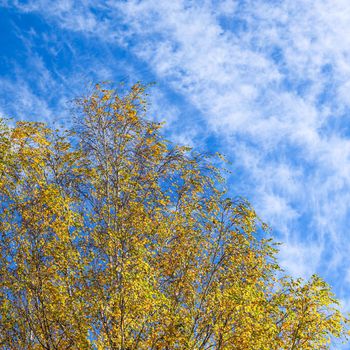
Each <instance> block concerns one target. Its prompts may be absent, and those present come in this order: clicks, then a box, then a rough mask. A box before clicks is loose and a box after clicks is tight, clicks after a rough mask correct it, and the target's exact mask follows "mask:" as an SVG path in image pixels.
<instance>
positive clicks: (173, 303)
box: [0, 84, 347, 350]
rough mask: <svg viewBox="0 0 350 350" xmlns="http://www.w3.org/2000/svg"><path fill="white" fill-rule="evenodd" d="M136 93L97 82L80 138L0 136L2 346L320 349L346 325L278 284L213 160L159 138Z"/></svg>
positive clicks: (29, 126) (319, 287) (25, 127)
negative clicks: (229, 196) (100, 84)
mask: <svg viewBox="0 0 350 350" xmlns="http://www.w3.org/2000/svg"><path fill="white" fill-rule="evenodd" d="M144 96H145V93H144V87H143V86H142V85H140V84H136V85H134V86H133V87H132V88H131V90H130V91H129V92H127V93H124V94H123V93H118V91H116V90H109V89H106V88H105V86H104V85H102V86H97V87H96V90H95V92H94V93H93V94H92V95H91V96H89V97H87V98H83V99H80V100H78V101H77V103H78V106H79V107H80V112H81V115H80V116H79V119H78V120H77V123H76V125H75V128H74V130H72V131H67V132H63V131H60V130H53V129H50V128H49V127H47V126H46V125H44V124H42V123H29V122H21V123H17V125H16V127H14V128H12V129H10V128H6V125H2V126H1V132H0V206H1V208H0V221H1V223H0V276H1V279H0V348H1V349H6V350H7V349H47V350H49V349H50V350H51V349H57V350H65V349H67V350H68V349H111V350H112V349H113V350H117V349H118V350H132V349H135V350H136V349H145V350H151V349H152V350H163V349H168V350H170V349H184V350H190V349H191V350H205V349H216V350H224V349H235V350H249V349H252V350H271V349H274V350H279V349H290V350H292V349H328V346H329V342H330V339H331V337H338V338H341V339H345V338H344V337H345V332H346V323H347V319H346V318H345V317H344V316H343V315H342V314H341V313H340V311H339V309H338V307H337V301H336V300H335V299H334V297H333V295H332V293H331V291H330V288H329V286H328V285H327V284H325V282H323V281H322V280H321V279H320V278H318V277H316V276H314V277H313V278H312V279H311V280H310V281H308V282H304V281H302V280H299V279H298V280H293V279H290V278H287V277H285V276H284V277H283V276H282V277H281V275H282V273H281V270H280V269H279V267H278V265H277V263H276V261H275V253H276V250H275V248H274V244H273V243H272V242H271V241H269V240H265V239H263V238H261V237H263V236H264V229H265V226H264V225H263V224H261V223H260V221H259V219H258V218H257V216H256V214H255V212H254V210H253V209H252V208H251V207H250V205H249V204H248V203H247V202H246V201H244V200H242V199H235V200H231V199H228V198H226V194H225V191H224V190H223V188H222V187H223V186H222V185H221V181H222V179H221V177H220V172H219V171H218V170H217V169H216V168H215V167H214V166H213V165H212V162H211V160H210V158H208V157H205V156H203V155H200V154H196V153H194V152H192V150H191V149H189V148H187V147H178V146H175V145H172V144H170V143H169V142H168V141H166V140H164V139H163V138H162V136H161V134H160V133H159V129H160V125H159V124H158V123H154V122H151V121H148V120H147V119H146V118H145V112H146V103H145V100H144Z"/></svg>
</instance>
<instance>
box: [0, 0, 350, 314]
mask: <svg viewBox="0 0 350 350" xmlns="http://www.w3.org/2000/svg"><path fill="white" fill-rule="evenodd" d="M104 80H109V81H114V82H119V81H127V82H129V83H132V82H136V81H138V80H141V81H143V82H146V83H147V82H156V85H155V86H154V87H153V88H152V89H151V93H152V96H151V103H152V106H151V108H150V117H152V118H156V119H158V120H162V121H165V122H166V127H165V133H166V135H167V137H170V138H171V139H172V140H174V141H176V142H180V143H184V144H190V145H192V146H194V147H195V148H196V149H197V150H202V151H206V150H209V151H211V152H215V151H220V152H222V153H223V154H225V155H226V157H227V158H228V159H229V160H230V161H231V164H230V165H229V166H228V167H229V169H230V170H231V172H232V174H231V175H230V177H229V179H228V183H229V188H230V193H231V194H232V195H237V194H240V195H243V196H244V197H246V198H248V199H249V200H250V201H251V202H252V203H253V205H254V207H255V208H256V209H257V211H258V213H259V215H260V216H261V217H262V218H263V219H264V220H265V221H267V222H268V223H269V224H270V226H271V227H272V229H273V234H274V236H275V237H276V238H277V239H278V240H279V241H282V242H283V243H284V244H283V245H282V248H281V252H280V262H281V264H282V265H283V267H285V268H286V269H287V270H288V271H289V272H290V273H291V274H294V275H301V276H304V277H307V276H309V275H310V274H312V273H314V272H317V273H319V274H321V276H323V277H324V278H325V279H326V280H327V281H328V282H330V283H331V284H332V285H333V286H334V290H335V291H336V293H337V295H338V297H340V298H341V299H342V300H343V303H344V308H345V309H350V287H349V286H348V285H349V282H350V264H349V263H350V249H349V248H350V240H349V237H350V233H349V230H350V216H349V208H350V91H349V90H350V2H349V1H348V0H317V1H314V0H221V1H209V0H208V1H205V0H204V1H196V0H193V1H190V0H187V1H182V0H172V1H162V0H144V1H136V0H129V1H115V0H110V1H108V0H105V1H98V0H94V1H89V0H80V1H78V0H55V1H51V0H33V1H16V0H8V1H7V0H0V115H2V116H8V117H13V118H14V119H15V120H19V119H30V120H40V121H47V122H50V123H58V124H60V125H69V123H70V120H71V117H70V112H69V105H70V101H71V100H72V99H73V98H74V97H76V96H77V95H79V94H82V93H83V92H85V91H87V89H89V86H91V84H93V83H96V82H99V81H104Z"/></svg>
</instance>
